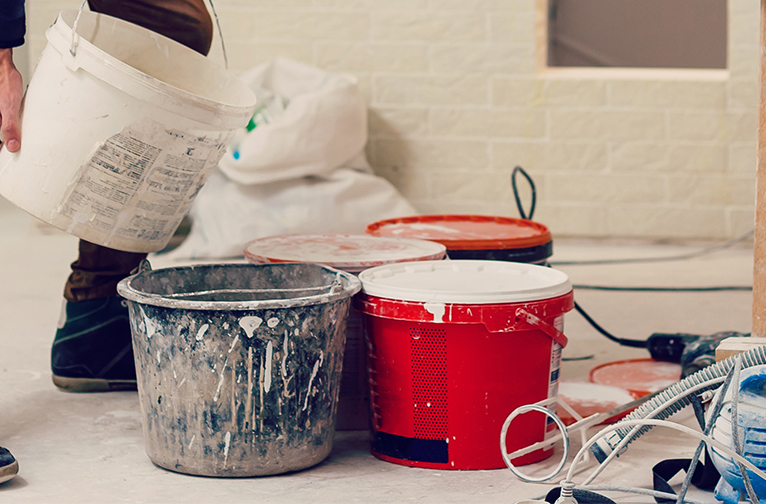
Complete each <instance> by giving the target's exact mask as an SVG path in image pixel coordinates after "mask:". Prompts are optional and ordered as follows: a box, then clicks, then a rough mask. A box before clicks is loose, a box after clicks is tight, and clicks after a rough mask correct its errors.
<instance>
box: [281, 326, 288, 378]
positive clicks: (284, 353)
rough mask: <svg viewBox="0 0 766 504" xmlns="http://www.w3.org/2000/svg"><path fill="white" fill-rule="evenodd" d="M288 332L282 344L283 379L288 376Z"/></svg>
mask: <svg viewBox="0 0 766 504" xmlns="http://www.w3.org/2000/svg"><path fill="white" fill-rule="evenodd" d="M287 352H288V347H287V331H285V341H284V343H283V344H282V377H286V376H287Z"/></svg>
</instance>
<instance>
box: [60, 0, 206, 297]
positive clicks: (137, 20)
mask: <svg viewBox="0 0 766 504" xmlns="http://www.w3.org/2000/svg"><path fill="white" fill-rule="evenodd" d="M88 4H89V5H90V8H91V10H92V11H94V12H100V13H103V14H107V15H110V16H113V17H116V18H120V19H123V20H125V21H129V22H131V23H134V24H137V25H139V26H143V27H144V28H148V29H150V30H152V31H155V32H157V33H160V34H162V35H165V36H166V37H168V38H171V39H173V40H175V41H177V42H180V43H181V44H184V45H185V46H187V47H189V48H191V49H193V50H195V51H197V52H199V53H202V54H207V53H208V51H209V50H210V43H211V41H212V38H213V24H212V21H211V19H210V15H209V14H208V11H207V8H206V7H205V3H204V0H89V1H88ZM145 257H146V254H140V253H133V252H122V251H119V250H114V249H110V248H107V247H102V246H100V245H96V244H93V243H89V242H86V241H85V240H80V246H79V257H78V259H77V261H75V262H74V263H72V273H71V275H70V276H69V279H68V280H67V283H66V286H65V287H64V297H65V298H66V299H67V300H68V301H72V302H77V301H86V300H89V299H97V298H101V297H107V296H113V295H116V294H117V283H118V282H119V281H120V280H122V279H123V278H125V277H126V276H128V275H129V274H130V272H131V271H132V270H133V269H135V268H136V267H137V266H138V265H139V264H140V263H141V260H142V259H144V258H145Z"/></svg>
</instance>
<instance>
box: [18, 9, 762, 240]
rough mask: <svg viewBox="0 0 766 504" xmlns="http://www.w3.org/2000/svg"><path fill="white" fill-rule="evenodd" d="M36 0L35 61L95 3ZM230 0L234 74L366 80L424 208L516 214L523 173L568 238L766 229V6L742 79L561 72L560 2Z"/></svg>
mask: <svg viewBox="0 0 766 504" xmlns="http://www.w3.org/2000/svg"><path fill="white" fill-rule="evenodd" d="M28 1H29V3H28V16H29V18H30V37H29V40H30V54H31V55H32V58H33V59H34V58H36V57H37V55H39V52H40V51H41V50H42V48H43V46H44V44H45V39H44V37H43V31H44V29H45V27H46V26H48V25H49V24H50V23H52V22H53V20H54V19H55V15H56V13H57V12H58V11H59V10H61V9H64V8H76V7H77V5H78V4H79V1H77V0H67V1H64V0H28ZM214 2H215V5H216V9H217V11H218V14H219V16H220V21H221V24H222V27H223V31H224V35H225V37H226V43H227V49H228V55H229V61H230V65H231V67H232V69H233V70H235V71H237V72H242V71H245V70H247V69H249V68H251V67H252V66H254V65H256V64H258V63H261V62H263V61H266V60H268V59H271V58H273V57H274V56H278V55H279V56H285V57H289V58H293V59H296V60H299V61H303V62H306V63H310V64H313V65H316V66H319V67H322V68H325V69H328V70H331V71H336V72H347V73H350V74H353V75H355V76H356V77H357V78H358V79H359V84H360V87H361V89H362V91H363V93H364V94H365V96H366V98H367V100H368V103H369V108H370V114H369V116H370V119H369V133H370V140H369V143H368V148H367V153H368V157H369V159H370V162H371V163H372V165H373V166H374V168H375V170H376V172H377V173H378V174H380V175H382V176H384V177H386V178H388V179H389V180H391V181H392V182H393V183H394V184H395V185H396V186H397V187H399V189H400V190H401V191H402V192H403V193H404V194H405V195H406V196H407V197H408V198H410V199H411V201H412V202H413V203H414V204H415V205H416V206H417V208H419V209H420V210H421V211H422V212H425V213H432V212H433V213H456V212H473V213H483V214H492V215H508V216H516V215H517V213H516V209H515V203H514V202H513V195H512V192H511V187H510V173H511V171H512V170H513V168H514V166H516V165H521V166H522V167H524V168H525V169H526V170H527V171H528V172H529V173H530V174H531V175H532V176H533V177H534V180H535V183H536V185H537V187H538V205H537V212H536V214H535V220H537V221H539V222H542V223H544V224H546V225H548V226H549V227H550V228H551V230H552V231H553V233H554V236H597V237H602V236H604V237H605V236H609V237H642V238H708V239H725V238H731V237H734V236H737V235H739V234H741V233H743V232H745V231H747V230H749V229H751V228H752V225H753V214H754V212H753V207H754V197H755V196H754V194H755V191H754V185H755V182H754V180H755V166H756V119H757V91H758V71H759V68H758V65H759V60H758V57H759V54H758V31H759V8H758V3H757V2H752V1H750V0H729V3H730V5H729V49H728V54H729V57H728V61H729V69H728V70H727V71H681V70H641V69H630V70H628V69H622V70H621V69H546V68H543V66H542V65H541V64H540V61H542V60H543V53H542V48H541V47H539V45H540V41H544V40H545V33H544V19H545V14H544V2H543V0H406V1H405V0H386V1H380V0H279V1H273V0H214ZM211 57H213V58H217V59H218V60H222V58H221V54H220V46H218V45H217V42H216V45H215V46H214V48H213V52H212V55H211ZM522 187H523V184H522Z"/></svg>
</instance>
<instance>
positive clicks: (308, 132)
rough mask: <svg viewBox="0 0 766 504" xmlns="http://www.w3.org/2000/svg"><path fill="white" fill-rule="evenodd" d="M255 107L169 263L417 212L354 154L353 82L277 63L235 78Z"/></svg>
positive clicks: (357, 108) (363, 113)
mask: <svg viewBox="0 0 766 504" xmlns="http://www.w3.org/2000/svg"><path fill="white" fill-rule="evenodd" d="M243 79H244V81H245V82H246V83H247V84H248V85H250V86H251V88H253V90H254V91H255V92H256V95H257V96H258V97H259V98H261V107H260V108H258V109H257V110H256V113H255V115H254V117H253V120H252V121H251V124H250V125H248V128H246V129H243V130H242V131H241V132H240V133H239V137H238V138H237V139H236V141H234V142H232V144H231V147H230V148H229V151H228V152H227V154H226V155H225V156H224V158H223V159H222V160H221V162H220V163H219V166H218V168H219V170H218V171H215V172H214V173H213V174H212V175H211V177H210V179H209V180H208V182H207V183H206V184H205V186H204V187H203V188H202V190H201V191H200V193H199V195H198V196H197V198H196V199H195V201H194V205H193V206H192V209H191V212H190V217H191V219H192V227H191V231H190V232H189V236H188V237H187V238H186V239H185V240H184V241H183V242H182V243H181V245H180V246H179V247H178V248H176V249H175V250H172V251H171V252H169V253H168V254H167V255H166V257H169V258H171V259H219V258H225V257H239V256H242V255H243V247H244V244H245V243H247V242H248V241H250V240H255V239H257V238H262V237H264V236H270V235H275V234H285V233H362V232H364V229H365V227H366V226H367V225H368V224H370V223H372V222H376V221H378V220H381V219H388V218H394V217H402V216H405V215H416V214H417V211H416V210H415V209H414V208H413V207H412V205H410V204H409V203H408V202H407V200H406V199H405V198H404V197H403V196H402V195H401V194H400V193H399V192H398V191H397V190H396V188H395V187H394V186H393V185H392V184H391V183H390V182H388V181H387V180H385V179H383V178H381V177H377V176H375V175H374V174H373V172H372V169H371V168H370V165H369V164H368V163H367V160H366V158H365V156H364V145H365V144H366V142H367V109H366V105H365V103H364V100H363V98H362V96H361V93H360V92H359V89H358V87H357V84H356V80H355V79H354V78H353V77H351V76H345V75H336V74H332V73H329V72H326V71H323V70H320V69H317V68H313V67H311V66H307V65H304V64H302V63H297V62H294V61H290V60H286V59H277V60H274V61H272V62H270V63H267V64H264V65H260V66H258V67H256V68H254V69H252V70H251V71H250V72H248V73H247V74H245V75H244V76H243Z"/></svg>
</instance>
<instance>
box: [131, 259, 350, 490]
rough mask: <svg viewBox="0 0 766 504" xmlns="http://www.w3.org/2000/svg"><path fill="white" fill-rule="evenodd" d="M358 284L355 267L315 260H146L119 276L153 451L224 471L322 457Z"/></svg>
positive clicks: (241, 472)
mask: <svg viewBox="0 0 766 504" xmlns="http://www.w3.org/2000/svg"><path fill="white" fill-rule="evenodd" d="M360 288H361V284H360V282H359V280H358V279H357V278H356V277H354V276H353V275H350V274H348V273H345V272H342V271H338V270H335V269H332V268H329V267H326V266H320V265H317V264H308V263H285V264H264V265H252V264H218V265H203V266H190V267H181V268H167V269H160V270H156V271H153V270H151V268H150V267H149V265H148V263H147V262H145V263H144V264H143V265H142V268H141V271H139V273H137V274H136V275H133V276H131V277H129V278H126V279H125V280H123V281H122V282H120V284H119V285H118V288H117V290H118V292H119V293H120V295H122V296H123V297H125V298H126V299H128V301H129V309H130V322H131V330H132V334H133V348H134V352H135V356H136V373H137V377H138V393H139V399H140V404H141V414H142V423H143V431H144V440H145V443H146V452H147V454H148V456H149V458H150V459H151V460H152V461H153V462H154V463H155V464H157V465H159V466H161V467H164V468H166V469H170V470H172V471H178V472H182V473H187V474H197V475H204V476H219V477H241V476H260V475H268V474H280V473H285V472H289V471H296V470H299V469H304V468H306V467H310V466H312V465H315V464H317V463H319V462H321V461H322V460H323V459H324V458H325V457H327V455H328V454H329V453H330V450H331V449H332V440H333V435H334V430H335V415H336V409H337V402H338V391H339V388H340V378H341V370H342V369H341V368H342V362H343V349H344V344H345V336H346V334H345V333H346V318H347V316H348V310H349V305H350V302H351V296H353V295H354V294H355V293H356V292H358V291H359V290H360Z"/></svg>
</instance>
